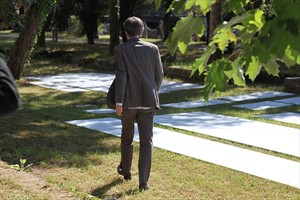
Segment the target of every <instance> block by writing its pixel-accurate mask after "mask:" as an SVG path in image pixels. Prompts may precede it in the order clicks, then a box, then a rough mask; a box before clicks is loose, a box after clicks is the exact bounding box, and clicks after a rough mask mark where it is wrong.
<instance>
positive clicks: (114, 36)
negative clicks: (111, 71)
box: [109, 0, 120, 55]
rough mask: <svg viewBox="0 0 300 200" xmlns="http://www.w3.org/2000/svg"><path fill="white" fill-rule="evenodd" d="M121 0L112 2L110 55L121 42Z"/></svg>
mask: <svg viewBox="0 0 300 200" xmlns="http://www.w3.org/2000/svg"><path fill="white" fill-rule="evenodd" d="M118 7H119V0H110V12H109V21H110V26H109V33H110V38H109V53H110V54H111V55H112V54H113V50H114V47H115V46H116V45H118V44H119V43H120V40H119V34H120V33H119V20H118V19H119V9H118Z"/></svg>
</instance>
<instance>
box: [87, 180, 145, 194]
mask: <svg viewBox="0 0 300 200" xmlns="http://www.w3.org/2000/svg"><path fill="white" fill-rule="evenodd" d="M121 183H123V179H120V178H118V179H115V180H114V181H112V182H111V183H108V184H106V185H104V186H102V187H99V188H97V189H95V190H93V191H92V192H91V194H92V195H93V196H96V197H99V198H100V199H118V198H121V197H122V196H129V195H135V194H137V192H139V190H138V188H136V189H129V190H128V191H124V192H119V193H115V194H113V195H112V196H110V195H108V194H106V193H107V192H108V191H109V190H110V189H111V188H113V187H115V186H117V185H119V184H121Z"/></svg>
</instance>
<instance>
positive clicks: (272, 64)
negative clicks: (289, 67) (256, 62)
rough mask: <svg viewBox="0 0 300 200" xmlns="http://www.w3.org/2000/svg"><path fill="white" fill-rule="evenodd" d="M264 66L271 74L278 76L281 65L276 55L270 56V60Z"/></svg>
mask: <svg viewBox="0 0 300 200" xmlns="http://www.w3.org/2000/svg"><path fill="white" fill-rule="evenodd" d="M263 66H264V69H265V70H266V72H267V73H268V74H269V75H273V76H278V74H279V67H280V66H279V65H278V63H277V62H276V59H275V58H274V57H272V58H270V59H269V61H268V62H267V63H266V64H264V65H263Z"/></svg>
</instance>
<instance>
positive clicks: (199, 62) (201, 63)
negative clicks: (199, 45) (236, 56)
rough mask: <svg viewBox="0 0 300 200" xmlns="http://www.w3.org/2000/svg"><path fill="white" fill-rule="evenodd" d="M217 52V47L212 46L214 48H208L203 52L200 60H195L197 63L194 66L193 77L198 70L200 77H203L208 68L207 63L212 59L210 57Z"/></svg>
mask: <svg viewBox="0 0 300 200" xmlns="http://www.w3.org/2000/svg"><path fill="white" fill-rule="evenodd" d="M215 51H216V47H215V45H212V46H208V47H207V48H206V50H205V51H204V52H203V54H202V55H201V57H200V58H197V59H196V60H195V62H194V63H193V64H192V73H191V76H193V75H194V73H195V72H196V71H197V70H198V72H199V75H201V74H202V73H203V72H204V71H205V69H206V66H207V62H208V60H209V58H210V56H211V55H212V54H213V53H215Z"/></svg>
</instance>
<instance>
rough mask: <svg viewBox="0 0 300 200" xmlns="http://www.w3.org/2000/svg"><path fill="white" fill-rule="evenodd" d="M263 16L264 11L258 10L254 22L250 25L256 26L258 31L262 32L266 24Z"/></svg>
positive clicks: (250, 22) (251, 21)
mask: <svg viewBox="0 0 300 200" xmlns="http://www.w3.org/2000/svg"><path fill="white" fill-rule="evenodd" d="M263 14H264V12H263V11H262V10H260V9H257V10H256V11H255V13H254V15H253V16H254V18H253V20H250V21H249V24H253V25H255V26H256V27H257V29H258V30H260V29H261V28H262V27H263V25H264V23H265V22H264V21H265V20H264V16H263Z"/></svg>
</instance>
